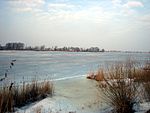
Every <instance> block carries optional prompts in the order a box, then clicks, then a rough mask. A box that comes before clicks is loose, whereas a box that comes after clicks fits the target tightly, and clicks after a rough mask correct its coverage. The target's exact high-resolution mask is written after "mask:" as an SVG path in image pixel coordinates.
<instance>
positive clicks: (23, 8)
mask: <svg viewBox="0 0 150 113" xmlns="http://www.w3.org/2000/svg"><path fill="white" fill-rule="evenodd" d="M8 3H9V4H10V6H11V7H12V8H13V9H15V10H16V11H18V12H28V11H32V10H33V9H34V8H40V7H42V6H43V5H44V4H45V0H15V1H14V0H10V1H9V2H8Z"/></svg>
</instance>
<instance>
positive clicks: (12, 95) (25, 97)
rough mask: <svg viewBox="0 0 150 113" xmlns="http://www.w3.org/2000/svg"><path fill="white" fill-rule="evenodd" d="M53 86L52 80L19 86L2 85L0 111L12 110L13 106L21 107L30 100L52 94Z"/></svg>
mask: <svg viewBox="0 0 150 113" xmlns="http://www.w3.org/2000/svg"><path fill="white" fill-rule="evenodd" d="M53 92H54V87H53V84H52V82H50V81H44V82H41V83H38V82H37V81H33V82H32V83H31V84H25V82H23V85H20V86H13V84H11V85H10V86H9V87H2V88H1V89H0V113H5V112H13V111H15V109H14V108H15V107H22V106H24V105H26V104H28V103H30V102H34V101H36V100H40V99H43V98H45V97H47V96H48V95H49V96H52V94H53Z"/></svg>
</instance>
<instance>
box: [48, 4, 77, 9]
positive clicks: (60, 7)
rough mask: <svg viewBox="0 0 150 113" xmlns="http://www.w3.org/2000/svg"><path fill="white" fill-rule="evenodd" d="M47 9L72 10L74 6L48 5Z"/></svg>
mask: <svg viewBox="0 0 150 113" xmlns="http://www.w3.org/2000/svg"><path fill="white" fill-rule="evenodd" d="M48 7H49V9H70V8H74V7H75V6H74V5H71V4H65V3H50V4H49V5H48Z"/></svg>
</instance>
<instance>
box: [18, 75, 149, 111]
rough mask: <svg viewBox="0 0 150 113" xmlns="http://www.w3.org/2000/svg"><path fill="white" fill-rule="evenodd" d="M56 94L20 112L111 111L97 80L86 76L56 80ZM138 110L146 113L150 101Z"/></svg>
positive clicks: (141, 105) (21, 109)
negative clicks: (97, 85)
mask: <svg viewBox="0 0 150 113" xmlns="http://www.w3.org/2000/svg"><path fill="white" fill-rule="evenodd" d="M54 86H55V94H54V96H53V97H52V98H50V97H49V98H46V99H43V100H41V101H39V102H35V103H32V104H30V105H27V106H25V107H23V108H20V109H18V111H17V112H18V113H110V111H111V109H112V108H111V107H109V106H107V105H106V104H105V103H104V101H103V100H102V99H101V98H100V96H99V95H100V93H98V91H97V89H96V87H95V86H96V82H95V81H92V80H87V79H86V78H85V77H82V78H75V79H67V80H61V81H56V82H54ZM137 109H138V112H136V113H145V112H146V111H147V110H148V109H150V103H142V104H140V105H139V108H137Z"/></svg>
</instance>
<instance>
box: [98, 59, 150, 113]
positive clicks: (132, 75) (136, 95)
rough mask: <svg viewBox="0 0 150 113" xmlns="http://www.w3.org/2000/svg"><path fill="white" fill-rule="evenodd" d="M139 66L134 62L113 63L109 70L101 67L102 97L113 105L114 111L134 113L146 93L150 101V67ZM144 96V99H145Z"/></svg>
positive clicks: (100, 84)
mask: <svg viewBox="0 0 150 113" xmlns="http://www.w3.org/2000/svg"><path fill="white" fill-rule="evenodd" d="M147 67H149V66H144V68H142V67H141V66H139V67H137V66H136V65H134V64H133V62H129V61H127V62H126V63H124V64H121V63H120V64H116V65H113V66H112V67H111V68H109V69H108V70H105V71H104V70H103V71H102V69H100V71H98V72H101V73H99V74H98V75H99V76H102V77H103V80H99V81H98V90H99V91H100V92H102V95H101V97H102V98H103V99H104V100H105V101H106V103H108V104H109V105H110V106H112V107H113V110H112V113H134V112H135V111H136V109H134V107H135V106H137V105H138V104H139V102H140V101H141V99H143V98H141V97H142V96H141V95H143V87H144V93H146V97H145V98H148V99H149V101H150V68H147ZM145 98H144V99H145Z"/></svg>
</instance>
